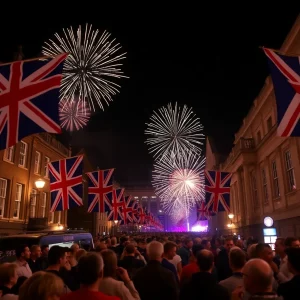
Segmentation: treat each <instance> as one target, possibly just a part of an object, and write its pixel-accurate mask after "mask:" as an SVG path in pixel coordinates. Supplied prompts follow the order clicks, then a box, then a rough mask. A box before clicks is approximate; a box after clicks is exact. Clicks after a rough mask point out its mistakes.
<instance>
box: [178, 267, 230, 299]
mask: <svg viewBox="0 0 300 300" xmlns="http://www.w3.org/2000/svg"><path fill="white" fill-rule="evenodd" d="M192 299H201V300H219V299H222V300H230V294H229V292H228V291H227V289H226V288H224V287H223V286H221V285H220V284H218V283H217V281H216V279H215V277H214V276H213V275H212V274H211V273H208V272H198V273H195V274H193V275H192V279H191V280H190V281H189V282H188V283H186V284H185V285H183V287H182V289H181V291H180V300H192Z"/></svg>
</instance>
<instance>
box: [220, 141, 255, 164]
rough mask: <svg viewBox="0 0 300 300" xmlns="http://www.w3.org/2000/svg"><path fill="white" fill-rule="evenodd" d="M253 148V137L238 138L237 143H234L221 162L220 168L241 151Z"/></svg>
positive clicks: (231, 160)
mask: <svg viewBox="0 0 300 300" xmlns="http://www.w3.org/2000/svg"><path fill="white" fill-rule="evenodd" d="M254 150H255V141H254V139H253V138H240V140H239V141H238V143H237V144H236V145H234V147H233V148H232V150H231V152H230V154H229V155H228V157H227V159H226V160H225V162H224V163H222V165H221V168H222V169H223V168H226V167H227V166H228V165H229V164H230V163H231V162H233V161H234V160H235V159H236V158H237V157H238V156H239V155H240V154H241V153H245V152H252V151H254Z"/></svg>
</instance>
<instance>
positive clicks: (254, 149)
mask: <svg viewBox="0 0 300 300" xmlns="http://www.w3.org/2000/svg"><path fill="white" fill-rule="evenodd" d="M280 51H281V53H283V54H289V53H291V54H297V53H298V55H299V56H300V17H298V19H297V20H296V22H295V24H294V26H293V28H292V29H291V31H290V33H289V34H288V36H287V37H286V39H285V41H284V43H283V45H282V47H281V49H280ZM266 63H267V59H266ZM276 129H277V111H276V99H275V95H274V90H273V84H272V80H271V78H270V76H269V77H268V78H267V79H266V81H265V84H264V86H263V87H262V89H261V91H260V93H259V95H258V96H257V98H256V99H254V103H253V106H252V108H251V109H250V111H249V113H248V115H247V116H246V117H245V118H244V120H243V124H242V126H241V127H240V129H239V131H238V132H237V133H236V134H235V140H234V146H233V148H232V150H231V152H230V154H229V155H228V157H227V158H226V160H225V161H224V162H223V163H221V164H219V165H218V166H217V168H218V169H219V170H222V171H227V172H232V173H233V177H232V181H231V211H232V213H233V214H234V217H233V219H232V225H230V226H229V227H230V230H231V232H235V233H237V234H238V233H240V234H243V235H245V236H249V235H254V236H257V237H260V238H261V237H262V232H263V227H264V225H263V220H264V218H265V217H267V216H269V217H271V218H273V220H274V227H275V228H276V229H277V235H279V236H285V237H286V236H300V138H299V137H289V138H281V137H278V136H277V134H276ZM208 155H210V156H213V154H212V153H210V154H209V153H208ZM208 161H213V159H212V158H209V159H208ZM209 167H212V166H207V168H209ZM229 221H230V220H229V219H228V217H227V216H226V215H224V213H221V214H220V216H219V220H218V222H219V224H218V226H219V229H222V230H225V231H226V226H228V223H229ZM229 224H230V223H229ZM211 227H212V229H213V230H215V227H216V218H213V221H212V222H211ZM227 231H228V230H227Z"/></svg>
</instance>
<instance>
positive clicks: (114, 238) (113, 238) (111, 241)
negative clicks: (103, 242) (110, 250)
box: [110, 236, 117, 246]
mask: <svg viewBox="0 0 300 300" xmlns="http://www.w3.org/2000/svg"><path fill="white" fill-rule="evenodd" d="M110 243H111V245H112V246H114V245H116V244H117V238H116V237H115V236H113V237H112V238H111V239H110Z"/></svg>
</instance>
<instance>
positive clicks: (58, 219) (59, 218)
mask: <svg viewBox="0 0 300 300" xmlns="http://www.w3.org/2000/svg"><path fill="white" fill-rule="evenodd" d="M60 222H61V211H58V212H57V224H60Z"/></svg>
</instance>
